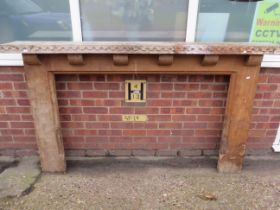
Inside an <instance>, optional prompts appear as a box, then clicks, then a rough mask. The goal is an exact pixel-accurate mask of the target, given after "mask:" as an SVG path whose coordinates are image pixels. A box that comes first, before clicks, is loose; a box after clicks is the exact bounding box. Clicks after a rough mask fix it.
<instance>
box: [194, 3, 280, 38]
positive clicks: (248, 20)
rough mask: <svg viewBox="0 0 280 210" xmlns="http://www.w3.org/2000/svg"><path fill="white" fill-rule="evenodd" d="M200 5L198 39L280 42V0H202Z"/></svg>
mask: <svg viewBox="0 0 280 210" xmlns="http://www.w3.org/2000/svg"><path fill="white" fill-rule="evenodd" d="M273 5H274V6H273ZM199 6H200V7H199V14H198V24H197V34H196V41H198V42H250V41H251V42H269V43H280V29H279V28H280V1H279V0H267V1H257V0H251V1H250V0H248V1H245V0H215V1H213V0H200V5H199ZM270 7H271V9H272V11H270V12H267V11H266V10H267V9H269V8H270ZM260 19H262V20H263V21H264V22H266V23H264V24H263V25H260V22H259V21H260ZM277 24H278V25H277ZM271 31H274V32H271ZM277 31H278V32H277ZM256 36H258V38H256ZM277 40H278V41H277Z"/></svg>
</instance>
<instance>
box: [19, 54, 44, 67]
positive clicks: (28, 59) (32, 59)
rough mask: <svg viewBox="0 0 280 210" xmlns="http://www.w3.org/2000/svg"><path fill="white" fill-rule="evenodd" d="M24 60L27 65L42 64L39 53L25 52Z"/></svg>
mask: <svg viewBox="0 0 280 210" xmlns="http://www.w3.org/2000/svg"><path fill="white" fill-rule="evenodd" d="M23 62H24V63H25V64H27V65H41V64H42V63H41V61H40V59H39V57H38V55H35V54H34V55H31V54H24V55H23Z"/></svg>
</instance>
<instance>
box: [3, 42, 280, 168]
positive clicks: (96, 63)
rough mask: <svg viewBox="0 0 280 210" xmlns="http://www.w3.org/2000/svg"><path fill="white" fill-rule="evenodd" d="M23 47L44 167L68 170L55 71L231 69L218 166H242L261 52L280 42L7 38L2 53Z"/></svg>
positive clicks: (221, 71)
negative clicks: (37, 40) (32, 40)
mask: <svg viewBox="0 0 280 210" xmlns="http://www.w3.org/2000/svg"><path fill="white" fill-rule="evenodd" d="M8 52H10V53H14V52H17V53H18V52H21V53H23V58H24V69H25V73H26V79H27V83H28V89H29V97H30V101H31V105H32V111H33V117H34V122H35V129H36V136H37V143H38V148H39V153H40V159H41V166H42V170H43V171H46V172H64V171H65V170H66V163H65V155H64V147H63V141H62V136H61V128H60V122H59V113H58V104H57V97H56V89H55V74H72V73H79V74H138V75H139V74H176V75H178V74H200V75H229V76H230V84H229V90H228V98H227V106H226V111H225V117H224V127H223V133H222V138H221V144H220V145H221V146H220V152H219V160H218V171H220V172H237V171H240V170H241V169H242V163H243V158H244V155H245V151H246V142H247V138H248V130H249V125H250V116H251V110H252V105H253V100H254V97H255V92H256V85H257V80H258V75H259V71H260V65H261V61H262V58H263V54H266V53H267V54H280V50H279V47H275V46H263V45H236V44H212V45H209V44H188V43H127V42H126V43H119V42H118V43H115V42H113V43H112V42H111V43H99V42H97V43H79V44H78V43H69V42H67V43H11V44H5V45H0V53H8Z"/></svg>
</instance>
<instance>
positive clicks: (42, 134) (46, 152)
mask: <svg viewBox="0 0 280 210" xmlns="http://www.w3.org/2000/svg"><path fill="white" fill-rule="evenodd" d="M24 62H25V65H24V68H25V72H26V79H27V85H28V92H29V99H30V101H31V106H32V113H33V118H34V124H35V129H36V136H37V145H38V148H39V153H40V159H41V167H42V170H43V171H45V172H64V171H65V170H66V164H65V155H64V147H63V142H62V136H61V130H60V123H59V114H58V113H59V112H58V105H57V98H56V91H55V80H54V74H53V73H50V72H48V70H47V65H45V64H44V65H42V64H41V61H40V60H39V59H38V57H37V56H36V55H34V57H32V56H31V55H25V56H24Z"/></svg>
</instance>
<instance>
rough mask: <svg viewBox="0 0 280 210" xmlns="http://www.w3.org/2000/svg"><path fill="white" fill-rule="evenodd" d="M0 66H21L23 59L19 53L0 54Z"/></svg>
mask: <svg viewBox="0 0 280 210" xmlns="http://www.w3.org/2000/svg"><path fill="white" fill-rule="evenodd" d="M0 66H23V59H22V55H21V54H20V53H13V54H3V53H2V54H0Z"/></svg>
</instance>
